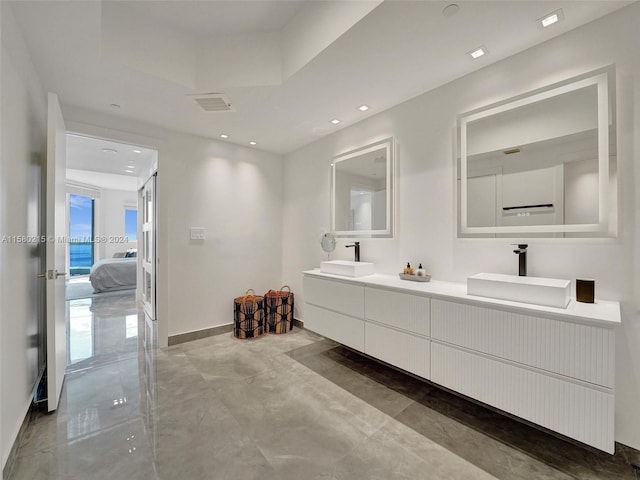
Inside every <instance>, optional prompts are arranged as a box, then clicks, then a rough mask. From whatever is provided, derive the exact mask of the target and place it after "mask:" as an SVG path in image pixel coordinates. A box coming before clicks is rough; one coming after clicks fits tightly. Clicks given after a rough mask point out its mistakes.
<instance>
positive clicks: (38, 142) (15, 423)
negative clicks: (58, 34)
mask: <svg viewBox="0 0 640 480" xmlns="http://www.w3.org/2000/svg"><path fill="white" fill-rule="evenodd" d="M1 9H2V15H1V16H2V28H1V30H2V56H1V58H0V64H1V65H2V66H1V77H2V80H1V82H0V83H1V97H2V115H1V117H2V119H1V125H0V130H1V131H2V132H3V135H2V147H1V153H0V155H1V164H2V167H1V168H2V176H1V177H0V236H4V235H39V234H40V231H39V226H40V212H39V208H38V206H39V189H40V180H41V165H42V162H43V160H44V154H43V152H45V151H46V145H45V136H46V128H45V125H44V121H45V115H46V104H45V101H46V96H45V93H44V91H43V89H42V87H41V85H40V82H39V79H38V77H37V75H36V73H35V70H34V68H33V65H32V64H31V60H30V56H29V53H28V51H27V50H26V46H25V45H24V42H23V40H22V36H21V33H20V32H19V31H18V30H17V26H16V25H17V23H16V21H15V19H14V18H13V15H12V12H11V7H10V6H9V5H8V4H7V3H6V2H2V6H1ZM6 132H11V133H10V135H7V134H6ZM36 254H37V246H36V244H7V243H3V242H0V265H1V266H2V270H1V271H2V276H0V325H1V328H0V330H2V338H1V342H2V345H1V348H0V385H1V389H2V390H1V391H0V403H1V404H2V408H1V409H0V410H1V413H0V417H1V420H0V425H1V432H0V445H1V452H0V454H1V458H2V467H3V468H4V466H5V464H6V461H7V457H8V455H9V452H10V450H11V447H12V445H13V443H14V440H15V438H16V435H17V433H18V431H19V429H20V426H21V424H22V421H23V419H24V418H25V414H26V413H27V410H28V408H29V405H30V404H31V398H32V397H31V396H32V393H33V389H34V386H35V381H36V377H37V374H38V352H37V347H35V346H34V345H37V338H38V335H39V334H41V333H42V332H38V314H39V313H38V308H37V305H38V303H37V301H35V298H36V297H37V295H38V292H39V291H40V287H41V285H40V283H39V281H38V280H37V279H36V274H37V273H39V272H38V270H39V259H38V257H37V256H36Z"/></svg>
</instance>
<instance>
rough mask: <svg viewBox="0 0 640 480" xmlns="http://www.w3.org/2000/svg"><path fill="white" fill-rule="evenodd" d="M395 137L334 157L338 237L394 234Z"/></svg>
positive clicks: (333, 216) (333, 191) (335, 229)
mask: <svg viewBox="0 0 640 480" xmlns="http://www.w3.org/2000/svg"><path fill="white" fill-rule="evenodd" d="M393 146H394V145H393V139H392V138H389V139H385V140H382V141H380V142H376V143H372V144H370V145H367V146H364V147H362V148H358V149H356V150H352V151H350V152H347V153H345V154H342V155H338V156H336V157H334V159H333V163H332V164H331V230H332V231H333V232H334V235H335V236H337V237H391V236H393V228H392V225H393V171H394V170H393V162H394V158H393V157H394V148H393Z"/></svg>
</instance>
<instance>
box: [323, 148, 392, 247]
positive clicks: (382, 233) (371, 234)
mask: <svg viewBox="0 0 640 480" xmlns="http://www.w3.org/2000/svg"><path fill="white" fill-rule="evenodd" d="M382 148H384V149H385V150H386V154H387V165H386V173H387V179H386V187H387V198H386V206H387V219H386V225H385V228H384V229H381V230H336V211H335V206H336V164H337V163H340V162H344V161H345V160H349V159H351V158H354V157H357V156H359V155H362V154H365V153H369V152H371V151H374V150H382ZM394 171H395V142H394V139H393V137H389V138H385V139H384V140H380V141H377V142H374V143H370V144H368V145H365V146H363V147H359V148H356V149H354V150H350V151H348V152H346V153H342V154H340V155H336V156H334V157H333V160H332V162H331V188H330V195H329V196H330V197H331V231H332V232H333V235H334V236H335V237H338V238H340V237H351V238H390V237H393V222H394V218H395V215H394V213H395V212H394V211H393V209H394V204H395V202H394V201H393V199H394V195H395V188H394V179H395V176H394Z"/></svg>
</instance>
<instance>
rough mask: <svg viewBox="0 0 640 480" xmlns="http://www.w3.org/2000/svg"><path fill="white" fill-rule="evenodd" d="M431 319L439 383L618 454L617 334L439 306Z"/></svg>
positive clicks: (492, 311) (559, 322)
mask: <svg viewBox="0 0 640 480" xmlns="http://www.w3.org/2000/svg"><path fill="white" fill-rule="evenodd" d="M431 314H432V319H431V338H432V344H431V380H432V381H433V382H435V383H437V384H439V385H442V386H444V387H447V388H450V389H451V390H454V391H456V392H459V393H462V394H464V395H466V396H469V397H472V398H475V399H477V400H479V401H481V402H483V403H486V404H488V405H491V406H493V407H496V408H499V409H500V410H503V411H505V412H508V413H511V414H513V415H516V416H518V417H521V418H524V419H525V420H528V421H530V422H532V423H535V424H537V425H541V426H543V427H545V428H548V429H550V430H553V431H556V432H558V433H561V434H563V435H566V436H568V437H571V438H574V439H576V440H579V441H581V442H583V443H586V444H588V445H591V446H594V447H596V448H599V449H601V450H604V451H607V452H609V453H613V449H614V437H613V427H614V395H613V375H614V370H613V366H614V365H613V361H614V358H613V353H614V340H615V337H614V334H615V331H614V330H613V329H610V328H604V327H601V326H597V325H590V324H583V323H575V322H571V321H566V320H558V319H553V318H548V317H545V316H538V315H524V314H520V313H514V312H510V311H504V310H498V309H495V308H485V307H479V306H475V305H467V304H462V303H458V302H450V301H443V300H438V299H433V300H432V302H431Z"/></svg>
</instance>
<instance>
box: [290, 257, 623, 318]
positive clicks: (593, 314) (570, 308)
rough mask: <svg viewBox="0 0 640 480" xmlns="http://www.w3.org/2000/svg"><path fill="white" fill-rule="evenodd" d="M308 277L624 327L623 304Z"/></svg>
mask: <svg viewBox="0 0 640 480" xmlns="http://www.w3.org/2000/svg"><path fill="white" fill-rule="evenodd" d="M303 273H304V274H305V275H310V276H314V277H321V278H327V279H331V280H338V281H341V282H346V283H352V284H357V285H363V286H371V287H379V288H385V289H388V290H397V291H400V292H406V293H412V294H415V295H424V296H426V297H432V298H440V299H443V300H447V299H449V300H456V301H460V302H462V303H468V304H472V305H478V306H484V307H488V308H497V309H499V310H508V311H512V312H517V313H523V314H533V315H536V314H544V316H546V317H553V318H557V319H559V320H566V321H574V322H579V323H593V324H597V325H600V326H607V327H615V326H616V325H619V324H620V323H621V320H620V303H618V302H613V301H608V300H600V299H596V302H595V303H581V302H577V301H576V300H575V298H572V299H571V301H570V302H569V305H567V308H556V307H545V306H541V305H534V304H530V303H521V302H511V301H508V300H498V299H494V298H487V297H478V296H475V295H467V286H466V285H465V284H463V283H454V282H442V281H439V280H433V279H432V280H431V281H430V282H411V281H408V280H400V278H399V277H398V276H397V275H388V274H381V273H375V274H373V275H366V276H364V277H356V278H352V277H344V276H342V275H331V274H328V273H321V272H320V269H314V270H307V271H305V272H303Z"/></svg>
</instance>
